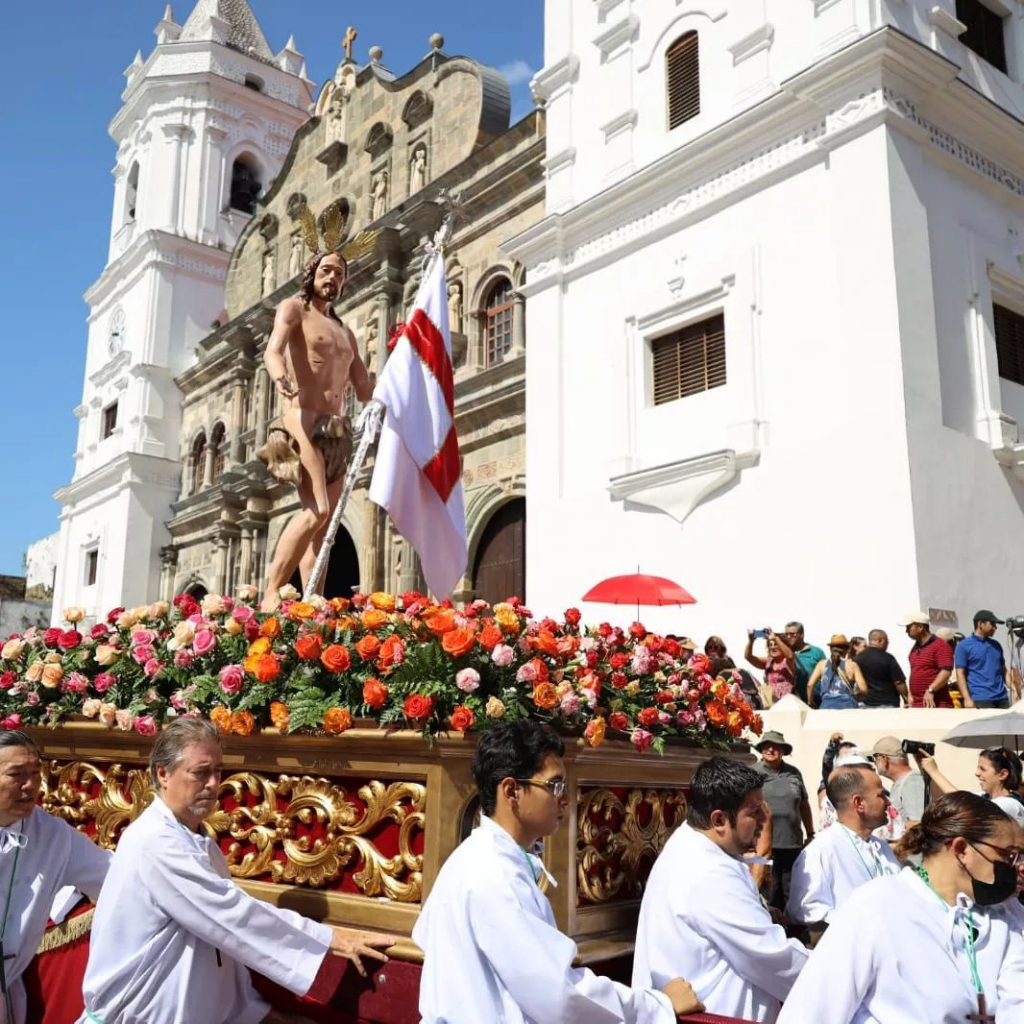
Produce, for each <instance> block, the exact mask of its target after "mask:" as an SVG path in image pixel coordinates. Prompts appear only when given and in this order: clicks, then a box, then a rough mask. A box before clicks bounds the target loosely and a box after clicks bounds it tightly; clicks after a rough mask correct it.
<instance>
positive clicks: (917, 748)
mask: <svg viewBox="0 0 1024 1024" xmlns="http://www.w3.org/2000/svg"><path fill="white" fill-rule="evenodd" d="M901 746H902V747H903V753H904V754H906V755H908V756H909V755H911V754H918V753H925V754H927V755H928V756H929V757H934V756H935V744H934V743H924V742H923V741H921V740H904V741H903V743H902V744H901Z"/></svg>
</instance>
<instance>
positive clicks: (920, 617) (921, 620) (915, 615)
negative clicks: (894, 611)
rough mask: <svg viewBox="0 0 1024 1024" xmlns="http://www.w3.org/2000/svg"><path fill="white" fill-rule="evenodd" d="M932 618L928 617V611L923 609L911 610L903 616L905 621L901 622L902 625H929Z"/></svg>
mask: <svg viewBox="0 0 1024 1024" xmlns="http://www.w3.org/2000/svg"><path fill="white" fill-rule="evenodd" d="M931 621H932V620H931V619H929V618H928V615H927V613H925V612H922V611H917V612H910V613H909V614H907V615H904V616H903V621H902V622H901V623H900V625H901V626H913V625H915V624H916V625H918V626H927V625H928V623H929V622H931Z"/></svg>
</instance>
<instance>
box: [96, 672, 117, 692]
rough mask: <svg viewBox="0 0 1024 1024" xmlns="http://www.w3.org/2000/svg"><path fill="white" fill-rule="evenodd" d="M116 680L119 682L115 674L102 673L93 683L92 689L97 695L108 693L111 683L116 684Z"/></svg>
mask: <svg viewBox="0 0 1024 1024" xmlns="http://www.w3.org/2000/svg"><path fill="white" fill-rule="evenodd" d="M116 680H117V676H115V675H114V674H113V673H111V672H101V673H100V674H99V675H98V676H97V677H96V678H95V679H94V680H93V681H92V688H93V689H94V690H95V691H96V692H97V693H106V692H107V690H109V689H110V685H111V683H113V682H115V681H116Z"/></svg>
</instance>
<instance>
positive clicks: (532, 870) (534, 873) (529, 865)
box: [519, 846, 540, 885]
mask: <svg viewBox="0 0 1024 1024" xmlns="http://www.w3.org/2000/svg"><path fill="white" fill-rule="evenodd" d="M519 849H520V850H522V851H523V858H524V859H525V860H526V866H527V868H529V870H530V877H531V878H532V879H533V884H534V885H539V884H540V879H539V878H538V877H537V870H536V868H534V866H533V861H532V860H530V855H529V853H527V852H526V848H525V847H523V846H520V847H519Z"/></svg>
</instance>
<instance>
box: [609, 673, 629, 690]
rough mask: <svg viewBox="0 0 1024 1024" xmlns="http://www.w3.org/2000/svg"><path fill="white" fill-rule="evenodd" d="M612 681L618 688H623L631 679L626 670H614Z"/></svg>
mask: <svg viewBox="0 0 1024 1024" xmlns="http://www.w3.org/2000/svg"><path fill="white" fill-rule="evenodd" d="M611 682H612V686H613V687H614V688H615V689H616V690H621V689H622V688H623V687H624V686H625V685H626V683H628V682H629V680H628V679H627V678H626V673H625V672H613V673H612V680H611Z"/></svg>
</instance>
